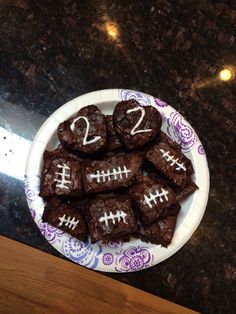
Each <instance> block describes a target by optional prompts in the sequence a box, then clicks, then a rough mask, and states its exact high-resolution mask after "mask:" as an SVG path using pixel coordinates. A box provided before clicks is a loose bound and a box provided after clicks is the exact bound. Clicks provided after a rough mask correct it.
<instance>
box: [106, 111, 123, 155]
mask: <svg viewBox="0 0 236 314" xmlns="http://www.w3.org/2000/svg"><path fill="white" fill-rule="evenodd" d="M106 122H107V146H106V150H107V151H110V150H114V149H117V148H120V147H121V146H122V144H121V142H120V139H119V137H118V136H117V134H116V132H115V130H114V126H113V118H112V115H107V116H106Z"/></svg>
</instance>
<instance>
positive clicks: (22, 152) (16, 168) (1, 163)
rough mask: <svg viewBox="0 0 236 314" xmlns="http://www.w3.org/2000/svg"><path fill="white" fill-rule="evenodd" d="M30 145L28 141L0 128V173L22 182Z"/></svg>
mask: <svg viewBox="0 0 236 314" xmlns="http://www.w3.org/2000/svg"><path fill="white" fill-rule="evenodd" d="M30 145H31V142H30V141H28V140H26V139H24V138H23V137H20V136H19V135H17V134H15V133H13V132H10V131H7V130H6V129H4V128H2V127H0V172H2V173H3V174H6V175H8V176H11V177H14V178H16V179H18V180H23V179H24V172H25V166H26V159H27V156H28V153H29V149H30Z"/></svg>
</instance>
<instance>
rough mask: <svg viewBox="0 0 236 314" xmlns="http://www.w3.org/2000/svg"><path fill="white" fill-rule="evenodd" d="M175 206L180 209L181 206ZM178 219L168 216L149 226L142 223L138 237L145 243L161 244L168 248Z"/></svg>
mask: <svg viewBox="0 0 236 314" xmlns="http://www.w3.org/2000/svg"><path fill="white" fill-rule="evenodd" d="M175 206H176V207H179V206H180V205H179V204H176V205H175ZM177 217H178V216H177V215H175V216H168V217H166V218H163V219H160V220H157V221H155V222H153V223H152V224H151V225H149V226H144V225H142V224H141V223H140V224H139V230H138V237H139V238H140V239H141V240H143V241H145V242H151V243H154V244H161V245H162V246H164V247H167V246H168V245H169V244H170V243H171V241H172V238H173V235H174V231H175V226H176V221H177Z"/></svg>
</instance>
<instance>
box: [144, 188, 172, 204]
mask: <svg viewBox="0 0 236 314" xmlns="http://www.w3.org/2000/svg"><path fill="white" fill-rule="evenodd" d="M168 193H169V192H168V191H167V190H164V189H162V188H161V192H158V191H157V190H156V191H155V193H151V192H149V195H144V201H145V202H146V204H147V205H148V206H149V207H150V208H152V202H154V204H157V199H158V200H159V202H161V203H163V202H164V201H165V200H166V201H168V197H167V194H168Z"/></svg>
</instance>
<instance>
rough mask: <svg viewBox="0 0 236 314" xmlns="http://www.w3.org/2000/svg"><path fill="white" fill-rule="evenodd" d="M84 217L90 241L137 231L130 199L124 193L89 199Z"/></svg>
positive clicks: (115, 237) (109, 238) (125, 235)
mask: <svg viewBox="0 0 236 314" xmlns="http://www.w3.org/2000/svg"><path fill="white" fill-rule="evenodd" d="M86 219H87V225H88V230H89V235H90V238H91V241H92V242H95V241H97V240H112V239H117V238H119V239H122V238H123V237H125V238H126V237H127V235H130V234H133V233H134V232H135V231H137V223H136V220H135V217H134V213H133V210H132V204H131V199H130V197H129V196H125V195H116V196H112V197H107V198H104V197H99V196H98V197H96V198H95V199H93V200H91V201H90V202H89V205H88V213H87V215H86Z"/></svg>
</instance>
